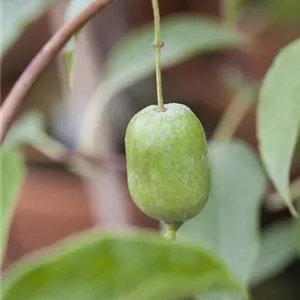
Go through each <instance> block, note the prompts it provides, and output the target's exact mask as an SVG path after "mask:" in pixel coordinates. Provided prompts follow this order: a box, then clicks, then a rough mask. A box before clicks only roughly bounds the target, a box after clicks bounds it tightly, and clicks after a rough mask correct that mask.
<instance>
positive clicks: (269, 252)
mask: <svg viewBox="0 0 300 300" xmlns="http://www.w3.org/2000/svg"><path fill="white" fill-rule="evenodd" d="M292 233H293V231H292V222H291V221H290V220H289V221H285V222H280V223H276V224H274V225H271V226H269V228H267V229H266V230H265V231H264V232H263V234H262V244H261V249H260V254H259V256H258V259H257V261H256V263H255V268H254V272H253V275H252V282H251V283H252V285H258V284H260V283H262V282H263V281H265V280H267V279H269V278H270V277H273V276H276V275H277V274H278V273H280V272H281V271H283V270H284V269H285V268H286V267H287V266H288V265H289V264H290V263H291V262H293V260H294V259H295V258H296V251H295V246H294V242H293V234H292Z"/></svg>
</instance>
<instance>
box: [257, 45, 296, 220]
mask: <svg viewBox="0 0 300 300" xmlns="http://www.w3.org/2000/svg"><path fill="white" fill-rule="evenodd" d="M299 56H300V39H298V40H296V41H294V42H293V43H291V44H289V45H288V46H286V47H285V48H284V49H283V50H281V51H280V53H279V54H278V55H277V56H276V58H275V61H274V62H273V64H272V66H271V67H270V69H269V70H268V72H267V74H266V76H265V78H264V80H263V83H262V87H261V90H260V96H259V103H258V121H257V126H258V137H259V141H260V153H261V157H262V160H263V162H264V165H265V167H266V170H267V172H268V174H269V176H270V178H271V180H272V182H273V184H274V186H275V187H276V189H277V190H278V192H279V194H280V195H281V196H282V198H283V199H284V201H285V202H286V205H287V206H288V207H289V209H290V211H291V213H292V214H293V215H294V216H295V215H297V212H296V210H295V208H294V206H293V204H292V200H291V195H290V191H289V173H290V168H291V161H292V158H293V152H294V149H295V146H296V143H297V138H298V135H299V132H300V96H299V95H300V79H299V70H300V59H299Z"/></svg>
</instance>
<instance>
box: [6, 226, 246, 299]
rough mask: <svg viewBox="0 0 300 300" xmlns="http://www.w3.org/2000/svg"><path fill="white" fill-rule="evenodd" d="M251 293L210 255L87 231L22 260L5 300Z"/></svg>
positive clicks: (146, 237)
mask: <svg viewBox="0 0 300 300" xmlns="http://www.w3.org/2000/svg"><path fill="white" fill-rule="evenodd" d="M219 288H221V289H225V290H229V291H231V292H239V293H243V294H245V292H244V290H243V288H242V287H241V286H240V284H239V283H238V282H237V281H236V280H235V279H234V277H232V274H231V273H230V272H229V271H228V270H227V269H226V268H225V267H224V266H223V265H222V263H221V262H220V261H219V260H218V259H217V258H215V257H214V256H213V255H212V254H210V253H209V252H207V251H205V250H202V249H201V248H198V247H193V246H191V245H188V244H182V243H177V242H175V243H170V242H169V241H166V240H164V239H162V238H161V237H158V236H155V235H154V234H146V232H145V233H141V232H135V233H134V232H131V233H129V232H128V233H124V232H123V233H120V234H114V235H112V234H108V233H107V234H99V232H97V231H95V232H94V233H85V234H81V236H79V237H76V238H73V239H71V240H70V241H67V242H66V241H64V242H63V243H62V244H60V245H59V246H56V248H54V249H52V250H49V249H48V250H46V251H44V252H43V253H42V254H40V255H39V256H38V257H37V256H33V257H31V258H29V259H27V260H26V261H23V262H21V263H20V264H19V265H18V266H16V267H15V268H14V269H13V270H11V272H10V273H8V274H6V276H5V277H4V281H3V298H2V299H3V300H18V299H20V300H27V299H34V300H45V299H57V300H59V299H73V300H76V299H78V300H79V299H80V300H81V299H89V300H91V299H97V300H100V299H105V300H109V299H119V300H121V299H123V300H125V299H128V300H134V299H138V300H147V299H169V298H168V297H169V296H174V297H176V298H177V297H179V296H180V295H189V294H201V293H203V292H205V291H208V290H210V289H219Z"/></svg>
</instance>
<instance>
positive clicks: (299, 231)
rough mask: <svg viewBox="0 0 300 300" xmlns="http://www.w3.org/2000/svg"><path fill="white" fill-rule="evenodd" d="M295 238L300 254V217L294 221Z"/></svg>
mask: <svg viewBox="0 0 300 300" xmlns="http://www.w3.org/2000/svg"><path fill="white" fill-rule="evenodd" d="M294 240H295V244H296V249H297V252H298V254H299V256H300V219H297V220H296V221H295V223H294Z"/></svg>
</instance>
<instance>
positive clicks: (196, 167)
mask: <svg viewBox="0 0 300 300" xmlns="http://www.w3.org/2000/svg"><path fill="white" fill-rule="evenodd" d="M125 150H126V161H127V180H128V187H129V191H130V194H131V197H132V198H133V201H134V202H135V203H136V205H137V206H138V207H139V208H140V209H141V210H142V211H143V212H144V213H145V214H147V215H148V216H150V217H152V218H154V219H157V220H160V221H163V222H165V223H174V222H183V221H185V220H187V219H190V218H192V217H194V216H196V215H197V214H198V213H199V212H200V211H201V210H202V209H203V207H204V205H205V204H206V202H207V198H208V194H209V190H210V167H209V161H208V155H207V142H206V137H205V132H204V130H203V127H202V125H201V123H200V121H199V119H198V118H197V116H196V115H195V114H194V113H193V112H192V111H191V110H190V108H188V107H187V106H185V105H183V104H178V103H171V104H166V105H165V111H163V112H161V111H159V110H158V107H157V106H156V105H151V106H148V107H146V108H144V109H143V110H141V111H140V112H138V113H137V114H136V115H135V116H134V117H133V118H132V119H131V121H130V122H129V124H128V127H127V130H126V136H125Z"/></svg>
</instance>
